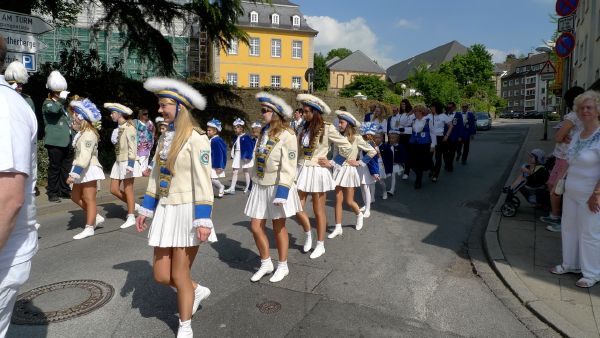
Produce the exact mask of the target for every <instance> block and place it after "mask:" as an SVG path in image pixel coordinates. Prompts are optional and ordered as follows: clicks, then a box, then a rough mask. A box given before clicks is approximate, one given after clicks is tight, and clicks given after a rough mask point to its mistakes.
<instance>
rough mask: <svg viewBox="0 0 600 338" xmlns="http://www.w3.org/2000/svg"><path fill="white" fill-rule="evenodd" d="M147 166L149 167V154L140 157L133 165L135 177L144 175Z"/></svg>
mask: <svg viewBox="0 0 600 338" xmlns="http://www.w3.org/2000/svg"><path fill="white" fill-rule="evenodd" d="M146 168H148V156H140V157H138V158H137V159H136V160H135V164H134V165H133V177H142V176H143V173H144V170H146Z"/></svg>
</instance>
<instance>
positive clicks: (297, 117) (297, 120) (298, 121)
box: [290, 108, 304, 135]
mask: <svg viewBox="0 0 600 338" xmlns="http://www.w3.org/2000/svg"><path fill="white" fill-rule="evenodd" d="M303 125H304V119H302V108H298V109H296V110H294V119H293V120H292V121H291V122H290V127H292V129H294V131H295V132H296V135H298V134H299V132H300V128H302V126H303Z"/></svg>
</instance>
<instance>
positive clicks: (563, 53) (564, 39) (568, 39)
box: [554, 32, 575, 58]
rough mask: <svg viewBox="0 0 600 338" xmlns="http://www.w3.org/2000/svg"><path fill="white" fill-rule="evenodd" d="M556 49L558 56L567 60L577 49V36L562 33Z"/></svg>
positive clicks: (557, 40)
mask: <svg viewBox="0 0 600 338" xmlns="http://www.w3.org/2000/svg"><path fill="white" fill-rule="evenodd" d="M554 49H555V50H556V55H558V56H559V57H561V58H566V57H567V56H569V55H570V54H571V52H573V49H575V35H573V34H571V33H569V32H564V33H562V34H561V35H560V36H559V37H558V39H556V46H555V47H554Z"/></svg>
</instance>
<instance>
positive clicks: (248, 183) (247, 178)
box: [244, 169, 250, 190]
mask: <svg viewBox="0 0 600 338" xmlns="http://www.w3.org/2000/svg"><path fill="white" fill-rule="evenodd" d="M244 178H245V179H246V189H244V190H248V189H250V171H248V169H244Z"/></svg>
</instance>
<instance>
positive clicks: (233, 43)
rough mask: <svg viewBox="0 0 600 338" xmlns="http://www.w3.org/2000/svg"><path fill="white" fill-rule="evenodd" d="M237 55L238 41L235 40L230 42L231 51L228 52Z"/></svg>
mask: <svg viewBox="0 0 600 338" xmlns="http://www.w3.org/2000/svg"><path fill="white" fill-rule="evenodd" d="M237 53H238V40H237V39H233V40H231V41H230V42H229V49H228V50H227V54H229V55H237Z"/></svg>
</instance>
